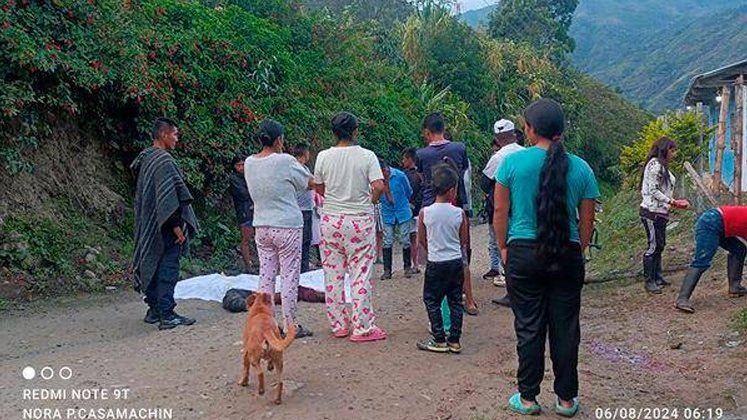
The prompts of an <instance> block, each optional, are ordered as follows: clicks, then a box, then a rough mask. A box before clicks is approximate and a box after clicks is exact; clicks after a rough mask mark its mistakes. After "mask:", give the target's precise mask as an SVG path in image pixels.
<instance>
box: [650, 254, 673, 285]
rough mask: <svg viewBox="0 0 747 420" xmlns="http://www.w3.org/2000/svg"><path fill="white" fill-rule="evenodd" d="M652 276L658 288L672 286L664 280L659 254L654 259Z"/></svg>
mask: <svg viewBox="0 0 747 420" xmlns="http://www.w3.org/2000/svg"><path fill="white" fill-rule="evenodd" d="M654 276H655V277H656V284H657V285H659V287H666V286H669V285H671V284H672V283H670V282H668V281H667V280H666V279H665V278H664V272H663V271H662V269H661V254H659V255H657V256H656V257H654Z"/></svg>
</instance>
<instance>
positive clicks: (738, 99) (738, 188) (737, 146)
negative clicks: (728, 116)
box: [731, 75, 744, 204]
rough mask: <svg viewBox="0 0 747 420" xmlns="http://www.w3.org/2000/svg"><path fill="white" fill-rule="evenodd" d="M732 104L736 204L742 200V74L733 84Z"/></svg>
mask: <svg viewBox="0 0 747 420" xmlns="http://www.w3.org/2000/svg"><path fill="white" fill-rule="evenodd" d="M734 104H735V105H736V112H735V113H734V118H733V119H732V125H731V142H732V147H733V148H734V198H735V202H736V204H740V203H741V202H742V165H743V164H744V162H743V159H742V150H743V149H742V147H743V144H744V133H743V130H742V125H743V124H744V75H740V76H739V77H738V78H737V83H736V85H735V86H734Z"/></svg>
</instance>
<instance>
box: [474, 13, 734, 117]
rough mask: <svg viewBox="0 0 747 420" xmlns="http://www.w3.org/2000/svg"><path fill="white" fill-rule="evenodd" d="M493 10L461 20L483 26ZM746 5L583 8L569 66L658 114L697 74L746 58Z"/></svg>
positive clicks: (575, 28) (676, 102)
mask: <svg viewBox="0 0 747 420" xmlns="http://www.w3.org/2000/svg"><path fill="white" fill-rule="evenodd" d="M496 7H497V6H496V5H493V6H487V7H485V8H482V9H477V10H471V11H468V12H465V13H464V14H463V15H462V18H463V20H464V21H465V22H466V23H468V24H470V25H472V26H480V25H486V24H487V19H488V18H489V14H490V12H491V11H492V10H494V9H495V8H496ZM745 22H747V1H744V0H740V1H733V0H730V1H729V0H674V1H670V2H658V1H656V0H639V1H630V0H623V1H614V0H594V1H582V2H581V3H580V4H579V6H578V9H577V10H576V14H575V16H574V22H573V25H572V26H571V35H572V36H573V37H574V39H575V40H576V50H575V51H574V53H573V54H572V55H571V57H570V58H571V61H572V63H573V64H574V65H575V66H576V67H577V68H579V70H581V71H583V72H586V73H588V74H590V75H591V76H593V77H595V78H596V79H598V80H600V81H601V82H603V83H605V84H607V85H609V86H611V87H613V88H614V89H616V90H619V91H620V92H622V93H623V94H624V95H625V97H626V98H628V99H629V100H631V101H633V102H634V103H636V104H638V105H640V106H642V107H644V108H646V109H648V110H651V111H655V112H660V111H663V110H665V109H670V108H677V107H679V106H681V101H682V97H683V96H684V94H685V93H686V90H687V86H688V84H689V81H690V80H691V79H692V77H694V76H695V75H697V74H699V73H702V72H706V71H709V70H712V69H715V68H719V67H722V66H724V65H728V64H730V63H732V62H735V61H739V60H740V59H744V58H747V54H745V53H742V52H741V51H743V50H744V49H743V48H740V45H744V44H745V43H747V31H745V30H744V29H743V28H744V25H745Z"/></svg>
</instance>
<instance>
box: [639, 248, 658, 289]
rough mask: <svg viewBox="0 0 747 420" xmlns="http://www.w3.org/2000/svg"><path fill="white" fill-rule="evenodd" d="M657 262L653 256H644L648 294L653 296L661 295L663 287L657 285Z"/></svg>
mask: <svg viewBox="0 0 747 420" xmlns="http://www.w3.org/2000/svg"><path fill="white" fill-rule="evenodd" d="M655 266H656V261H655V258H654V257H653V256H650V257H647V256H645V255H644V256H643V277H645V289H646V292H648V293H651V294H655V295H658V294H661V286H659V285H658V284H656V269H655Z"/></svg>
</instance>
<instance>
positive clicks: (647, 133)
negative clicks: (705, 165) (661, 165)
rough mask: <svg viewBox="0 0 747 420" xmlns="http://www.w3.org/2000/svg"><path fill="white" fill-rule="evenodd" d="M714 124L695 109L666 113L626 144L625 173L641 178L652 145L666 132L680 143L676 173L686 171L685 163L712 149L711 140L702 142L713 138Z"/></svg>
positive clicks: (622, 162)
mask: <svg viewBox="0 0 747 420" xmlns="http://www.w3.org/2000/svg"><path fill="white" fill-rule="evenodd" d="M713 130H714V127H708V126H707V125H706V124H705V122H704V120H703V116H702V115H698V113H697V112H695V111H691V112H686V113H683V114H681V115H678V114H675V113H668V114H665V115H664V116H663V117H661V118H659V119H657V120H654V121H652V122H650V123H649V124H648V125H647V126H646V127H644V128H643V130H642V131H641V134H640V137H639V138H638V139H637V140H636V141H635V142H634V143H633V144H631V145H630V146H625V147H623V148H622V155H621V156H620V167H621V170H622V171H623V173H625V174H626V175H629V177H628V178H627V180H628V182H637V181H639V180H640V176H639V172H640V171H641V168H642V167H643V165H644V164H645V163H646V162H645V160H646V157H647V156H648V153H649V151H650V150H651V146H653V144H654V142H655V141H656V140H658V139H659V138H660V137H663V136H666V137H669V138H671V139H672V140H674V141H675V143H677V156H676V158H675V160H674V162H673V163H672V165H671V166H670V170H672V171H674V172H675V173H680V174H682V173H684V167H683V165H684V163H685V162H690V163H692V164H694V163H695V162H696V161H697V160H698V159H699V157H700V156H702V155H703V154H704V153H705V152H706V151H707V150H708V149H707V148H708V145H707V143H706V142H705V141H704V142H703V144H701V132H702V133H703V137H702V138H703V139H708V138H710V136H711V134H713Z"/></svg>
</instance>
